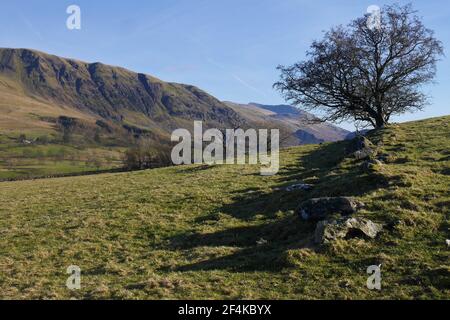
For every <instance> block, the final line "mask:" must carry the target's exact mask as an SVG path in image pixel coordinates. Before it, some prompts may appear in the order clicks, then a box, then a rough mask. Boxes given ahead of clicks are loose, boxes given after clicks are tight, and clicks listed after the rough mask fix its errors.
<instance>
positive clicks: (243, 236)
mask: <svg viewBox="0 0 450 320" xmlns="http://www.w3.org/2000/svg"><path fill="white" fill-rule="evenodd" d="M348 143H349V142H339V143H333V144H326V145H322V146H320V147H319V148H318V149H316V150H314V151H312V152H311V153H309V154H307V155H304V156H302V157H301V158H300V159H299V161H298V163H297V164H295V165H290V166H288V167H284V168H283V169H282V171H281V172H280V174H279V178H278V183H279V184H278V186H277V188H276V189H275V190H273V191H272V192H264V191H261V190H257V189H254V188H251V189H245V190H240V191H239V192H238V193H237V195H236V196H235V197H234V198H233V202H232V203H231V204H226V205H224V206H222V207H220V208H218V209H217V212H214V213H212V214H211V215H212V216H215V217H214V219H213V220H217V223H220V221H219V220H220V217H219V216H218V214H219V213H220V214H226V215H229V216H232V217H234V218H237V219H239V220H243V221H249V222H250V221H253V222H252V223H255V222H254V218H255V216H256V215H263V216H265V217H266V219H267V220H266V222H261V223H260V224H258V225H253V226H249V227H239V228H230V229H226V230H221V231H218V232H214V233H208V234H203V233H196V234H188V233H186V234H182V235H178V236H176V237H172V238H171V239H169V240H170V241H169V242H170V248H169V249H170V250H189V249H193V248H201V247H223V246H225V247H234V248H237V249H238V251H237V252H235V253H233V254H231V255H227V256H222V257H218V258H212V259H208V260H206V261H201V262H197V263H193V264H189V265H184V266H181V267H179V268H178V269H177V270H179V271H192V270H222V269H225V270H234V271H252V270H254V271H256V270H266V271H277V270H279V269H281V268H283V267H286V265H285V264H284V263H283V261H284V259H283V257H284V256H285V254H286V251H287V250H291V249H300V248H304V247H311V246H312V243H311V238H312V234H313V232H314V230H315V223H313V222H305V221H302V220H301V219H299V218H298V217H296V216H294V215H293V214H288V215H287V216H286V215H284V217H283V218H277V213H278V212H280V211H281V212H289V211H290V210H295V209H296V207H297V206H298V205H299V204H300V203H301V202H303V201H305V200H307V199H310V198H317V197H332V196H362V195H364V194H366V193H367V192H370V191H372V190H374V189H376V188H379V187H382V186H386V185H387V181H386V178H384V177H383V176H382V175H378V174H376V173H371V174H367V173H366V172H364V170H362V169H360V168H359V166H360V164H359V163H357V162H356V160H349V159H347V160H346V163H345V165H341V164H342V162H343V160H344V159H345V157H346V152H345V150H346V147H347V146H348ZM301 182H308V183H309V182H312V184H314V188H313V189H312V190H310V191H300V190H299V191H293V192H287V191H286V188H285V187H286V186H288V185H291V184H294V183H301ZM206 220H207V217H202V219H200V220H197V223H202V222H204V221H206ZM259 239H264V241H267V242H264V243H263V244H262V245H261V244H260V245H257V241H258V240H259Z"/></svg>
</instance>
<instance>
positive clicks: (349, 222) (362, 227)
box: [314, 218, 383, 244]
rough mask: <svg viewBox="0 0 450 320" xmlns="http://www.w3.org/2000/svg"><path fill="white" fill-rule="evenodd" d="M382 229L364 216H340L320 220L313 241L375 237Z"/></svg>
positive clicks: (324, 241) (323, 241) (322, 242)
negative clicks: (329, 219)
mask: <svg viewBox="0 0 450 320" xmlns="http://www.w3.org/2000/svg"><path fill="white" fill-rule="evenodd" d="M382 230H383V226H382V225H381V224H378V223H375V222H372V221H371V220H368V219H364V218H341V219H338V220H332V221H328V220H324V221H320V222H319V223H318V224H317V226H316V231H315V233H314V242H315V243H317V244H325V243H330V242H332V241H335V240H337V239H351V238H369V239H375V238H376V237H377V235H378V234H379V233H380V232H381V231H382Z"/></svg>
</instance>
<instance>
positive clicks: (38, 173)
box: [0, 135, 124, 180]
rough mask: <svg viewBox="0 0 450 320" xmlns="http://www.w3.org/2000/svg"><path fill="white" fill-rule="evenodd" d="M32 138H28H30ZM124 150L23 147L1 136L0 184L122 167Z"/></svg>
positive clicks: (72, 146) (15, 138)
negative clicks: (9, 180) (15, 180)
mask: <svg viewBox="0 0 450 320" xmlns="http://www.w3.org/2000/svg"><path fill="white" fill-rule="evenodd" d="M29 136H31V135H29ZM123 151H124V148H120V147H114V148H108V147H106V146H97V145H92V146H90V145H79V146H77V145H76V144H72V145H63V144H59V143H54V142H53V143H49V144H37V143H34V144H31V145H23V144H21V143H19V142H18V140H17V137H15V136H13V137H11V136H2V135H0V180H8V179H27V178H36V177H46V176H57V175H65V174H79V173H83V172H93V171H96V170H108V169H113V168H118V167H121V166H122V165H123V164H122V160H121V158H122V156H123Z"/></svg>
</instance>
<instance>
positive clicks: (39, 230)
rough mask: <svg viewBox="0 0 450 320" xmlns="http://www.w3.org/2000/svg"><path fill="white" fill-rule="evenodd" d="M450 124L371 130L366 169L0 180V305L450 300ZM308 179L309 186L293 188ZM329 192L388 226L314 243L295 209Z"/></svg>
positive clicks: (308, 160) (351, 163)
mask: <svg viewBox="0 0 450 320" xmlns="http://www.w3.org/2000/svg"><path fill="white" fill-rule="evenodd" d="M449 122H450V117H443V118H436V119H430V120H426V121H422V122H413V123H408V124H403V125H394V126H391V127H389V128H387V129H384V130H383V131H381V132H377V133H374V134H372V135H371V136H370V139H371V140H372V142H374V143H377V144H378V148H379V152H382V153H386V154H387V155H388V156H387V157H386V163H385V164H383V165H381V166H377V167H375V168H373V171H370V172H367V171H365V170H363V169H362V168H361V162H358V161H356V160H355V159H352V158H348V157H346V153H345V149H346V145H347V144H348V142H339V143H332V144H324V145H322V146H304V147H295V148H291V149H287V150H285V151H283V152H282V154H281V162H282V169H281V171H280V174H279V175H277V176H274V177H262V176H260V175H259V167H257V166H214V167H208V166H181V167H172V168H165V169H157V170H150V171H142V172H134V173H122V174H105V175H99V176H85V177H76V178H62V179H49V180H39V181H23V182H6V183H0V236H1V239H2V240H1V241H0V298H71V297H74V298H80V299H83V298H113V299H118V298H145V299H159V298H175V299H177V298H185V299H189V298H191V299H192V298H206V299H210V298H237V299H241V298H247V299H257V298H258V299H259V298H277V299H298V298H309V299H311V298H312V299H318V298H341V299H344V298H350V299H358V298H362V299H364V298H373V299H380V298H400V299H403V298H404V299H412V298H439V299H449V298H450V292H449V275H450V274H449V267H448V261H449V260H448V258H449V256H448V253H449V251H448V247H447V244H446V239H448V238H449V227H450V225H449V221H448V218H449V217H448V214H449V207H450V195H449V189H450V188H449V187H450V177H449V173H450V152H449V149H450V148H449V137H450V127H449ZM299 181H302V182H305V183H310V184H313V185H314V188H313V189H312V190H311V191H307V192H306V191H294V192H287V191H285V189H284V187H285V186H288V185H291V184H293V183H298V182H299ZM324 196H353V197H356V198H357V199H358V200H360V201H362V202H364V203H365V204H366V207H365V208H364V209H363V210H361V211H360V212H358V214H357V215H359V216H363V217H366V218H368V219H371V220H373V221H376V222H378V223H382V224H384V225H385V227H384V231H383V232H382V233H381V235H380V236H379V237H378V238H377V239H375V240H365V239H360V238H355V239H348V240H338V241H336V242H334V243H332V244H329V245H326V246H317V245H315V244H314V243H313V241H312V235H313V232H314V229H315V223H313V222H304V221H302V220H301V219H299V217H297V216H296V215H295V214H294V212H293V210H295V208H296V207H297V206H298V204H299V203H301V202H302V201H303V200H306V199H309V198H314V197H324ZM70 265H77V266H79V267H80V268H81V270H82V289H81V290H80V291H69V290H68V289H67V288H66V287H65V284H66V279H67V277H68V275H67V274H66V269H67V267H68V266H70ZM370 265H381V268H382V290H381V291H380V292H378V291H370V290H368V289H367V287H366V280H367V277H368V275H367V274H366V269H367V267H368V266H370Z"/></svg>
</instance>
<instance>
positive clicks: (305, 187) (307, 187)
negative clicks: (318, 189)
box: [286, 183, 314, 192]
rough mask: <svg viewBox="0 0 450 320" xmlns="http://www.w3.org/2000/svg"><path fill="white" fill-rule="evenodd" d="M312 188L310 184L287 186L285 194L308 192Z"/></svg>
mask: <svg viewBox="0 0 450 320" xmlns="http://www.w3.org/2000/svg"><path fill="white" fill-rule="evenodd" d="M313 187H314V186H313V185H312V184H307V183H298V184H294V185H292V186H289V187H287V188H286V191H287V192H292V191H295V190H303V191H309V190H311V189H312V188H313Z"/></svg>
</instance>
